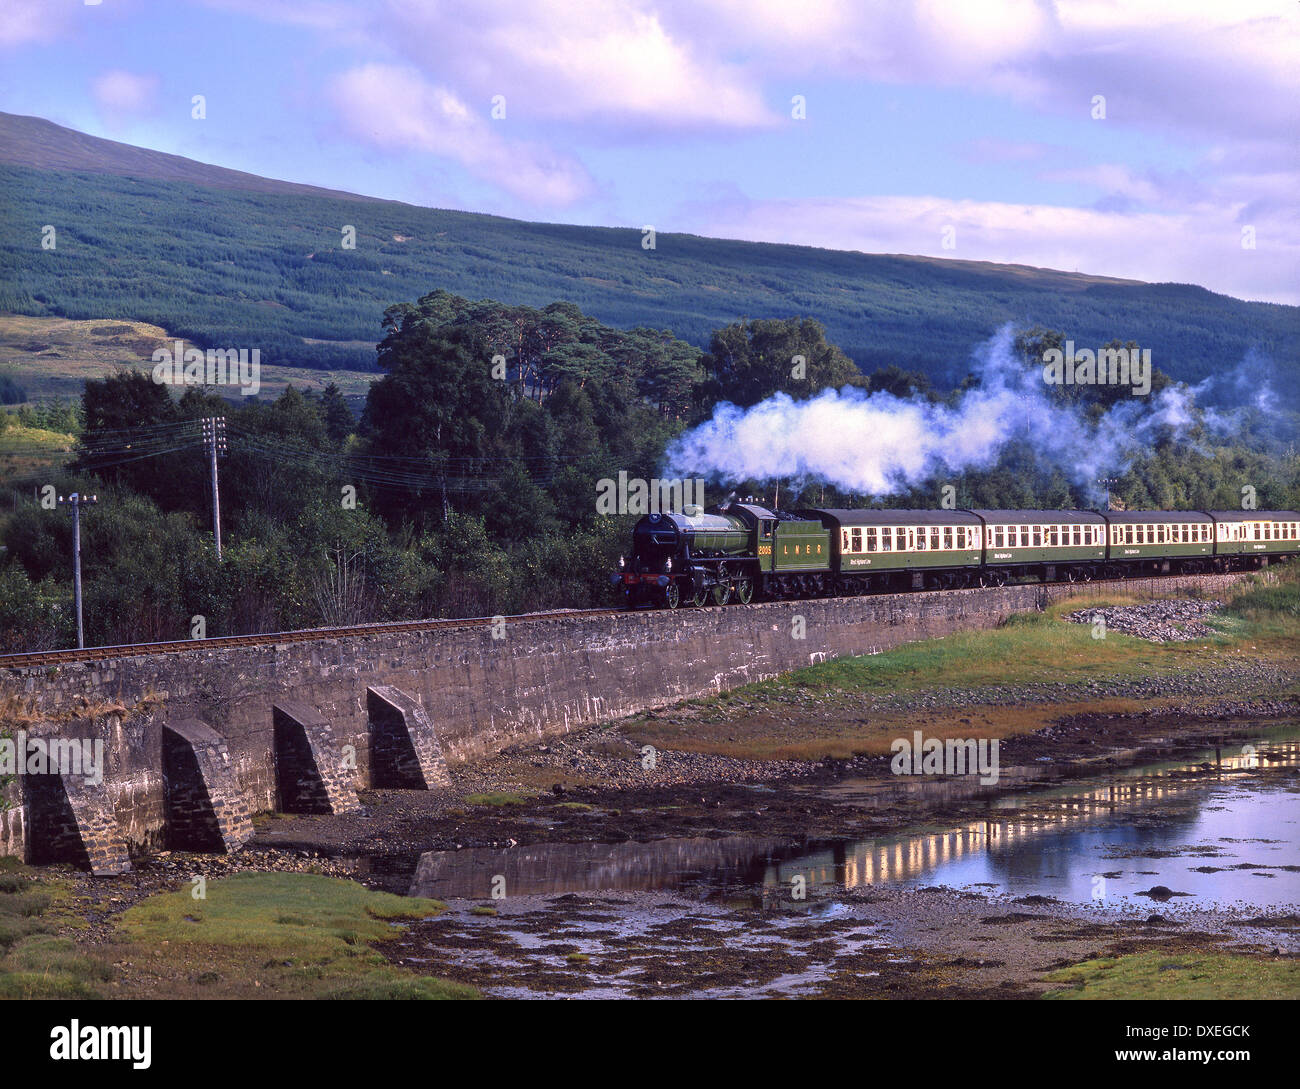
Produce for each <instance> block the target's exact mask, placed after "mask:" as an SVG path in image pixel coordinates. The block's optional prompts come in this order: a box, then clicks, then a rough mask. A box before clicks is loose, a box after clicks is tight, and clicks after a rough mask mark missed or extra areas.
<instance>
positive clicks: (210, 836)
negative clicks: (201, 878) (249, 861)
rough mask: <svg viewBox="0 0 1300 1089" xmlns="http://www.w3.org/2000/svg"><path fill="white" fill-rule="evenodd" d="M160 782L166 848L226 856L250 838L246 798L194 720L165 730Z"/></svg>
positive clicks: (211, 734)
mask: <svg viewBox="0 0 1300 1089" xmlns="http://www.w3.org/2000/svg"><path fill="white" fill-rule="evenodd" d="M163 779H164V783H165V789H166V792H167V826H168V827H167V844H168V846H169V847H171V848H173V849H179V850H191V851H217V852H225V853H227V854H230V853H233V852H235V851H238V850H239V849H240V848H241V847H242V846H243V845H244V844H245V843H247V842H248V841H249V840H250V839H252V837H253V820H252V813H251V812H250V811H249V806H248V799H247V798H246V797H245V796H244V793H243V791H242V790H240V788H239V783H238V782H237V781H236V779H235V776H234V772H233V765H232V763H231V760H230V753H229V752H228V751H227V749H226V743H225V742H224V741H222V740H221V737H220V736H219V735H218V734H217V733H216V731H215V730H213V729H212V728H211V727H209V726H207V725H205V724H204V723H202V722H199V721H198V720H197V719H192V718H182V719H175V720H173V721H171V722H169V723H167V725H166V726H164V727H163Z"/></svg>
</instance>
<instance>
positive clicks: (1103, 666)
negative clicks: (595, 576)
mask: <svg viewBox="0 0 1300 1089" xmlns="http://www.w3.org/2000/svg"><path fill="white" fill-rule="evenodd" d="M1146 600H1147V599H1144V598H1138V597H1136V596H1131V595H1123V594H1112V595H1109V596H1107V597H1105V598H1092V597H1089V598H1072V599H1067V600H1065V601H1061V602H1057V603H1055V604H1053V605H1052V606H1050V607H1049V608H1048V609H1046V610H1045V611H1044V612H1041V613H1020V614H1015V615H1013V616H1011V617H1009V618H1008V619H1007V620H1006V621H1005V622H1004V623H1003V624H1001V625H1000V626H999V627H997V628H994V629H990V630H984V631H973V632H959V633H956V634H953V635H948V636H944V637H942V638H938V639H927V640H924V641H922V642H916V643H908V644H905V645H903V646H899V647H894V648H892V649H890V650H887V651H885V652H883V653H881V654H875V655H866V656H859V657H849V658H838V659H834V660H831V661H827V662H821V663H819V664H817V665H813V666H809V667H807V668H805V669H800V670H795V671H793V672H791V673H787V674H783V675H782V676H780V677H776V678H773V679H771V680H767V681H763V682H759V683H757V684H751V685H746V686H744V687H742V688H737V689H733V690H732V691H730V692H726V693H723V694H721V695H718V696H712V697H708V698H706V699H701V700H694V701H691V702H689V703H687V704H684V705H682V706H679V707H676V708H672V709H670V710H668V711H666V712H659V713H652V714H648V715H645V716H641V717H640V718H637V719H634V720H632V721H631V722H630V723H628V724H626V726H625V728H624V733H625V734H626V735H627V736H628V737H629V738H631V739H632V740H634V741H635V742H636V743H637V744H651V745H655V746H657V747H661V748H665V749H678V750H685V751H690V752H700V753H709V754H714V755H724V756H735V757H740V758H747V759H757V760H820V759H824V758H827V757H835V758H843V757H850V756H854V755H858V754H877V755H878V754H881V753H886V752H888V751H889V745H890V742H891V741H892V739H893V738H895V737H898V736H900V733H899V731H900V730H902V731H904V732H907V731H910V730H912V729H922V730H923V731H924V732H925V734H926V736H928V737H938V738H946V737H968V736H970V735H971V733H972V731H977V732H978V733H979V734H980V736H987V737H989V738H1005V737H1010V736H1013V735H1016V734H1022V733H1032V732H1034V731H1036V730H1039V729H1042V728H1043V727H1044V726H1046V725H1047V724H1048V723H1049V722H1051V721H1052V720H1054V719H1057V718H1060V717H1061V716H1063V715H1067V714H1075V713H1083V712H1092V713H1100V714H1128V713H1132V712H1135V711H1141V710H1159V709H1160V701H1158V700H1157V701H1150V700H1149V701H1145V702H1139V701H1137V700H1134V699H1126V698H1121V697H1113V698H1106V699H1100V698H1098V697H1097V696H1096V695H1094V694H1092V693H1090V691H1089V690H1088V689H1087V688H1086V684H1087V682H1090V681H1102V682H1107V681H1109V682H1114V681H1120V682H1122V681H1125V680H1139V679H1146V678H1151V677H1160V676H1173V675H1187V674H1205V673H1210V672H1213V671H1214V670H1215V669H1218V668H1221V667H1222V666H1223V665H1224V664H1225V663H1228V662H1231V661H1232V660H1233V659H1234V658H1241V657H1249V658H1252V659H1268V660H1271V661H1272V662H1273V663H1274V664H1277V665H1290V666H1294V667H1296V670H1295V672H1296V675H1297V677H1298V678H1300V565H1297V564H1294V563H1292V564H1287V565H1285V566H1283V567H1279V568H1277V569H1274V570H1270V571H1268V572H1261V573H1260V574H1258V575H1256V576H1254V577H1252V578H1251V579H1249V580H1246V581H1245V582H1243V583H1242V584H1241V585H1240V587H1239V588H1238V589H1236V590H1235V591H1234V592H1233V593H1232V596H1231V598H1230V601H1229V603H1228V606H1227V608H1226V609H1225V610H1224V612H1223V613H1222V614H1220V616H1219V617H1218V619H1217V630H1216V631H1215V633H1214V634H1213V635H1211V636H1210V637H1208V638H1205V639H1202V640H1196V641H1192V642H1188V643H1169V644H1159V643H1151V642H1148V641H1146V640H1142V639H1136V638H1133V637H1130V636H1126V635H1122V634H1120V633H1118V632H1115V631H1113V630H1112V631H1110V632H1108V633H1107V635H1106V637H1105V638H1104V639H1094V638H1093V636H1092V628H1091V625H1088V624H1076V623H1066V622H1064V621H1062V619H1061V618H1062V616H1063V615H1064V614H1066V613H1071V612H1077V611H1080V610H1085V609H1087V610H1091V609H1097V608H1104V607H1109V606H1120V605H1133V604H1141V603H1143V602H1144V601H1146ZM1035 683H1037V684H1041V683H1057V684H1065V685H1074V686H1078V687H1077V693H1078V695H1077V699H1072V698H1070V697H1069V696H1066V697H1065V698H1064V699H1063V700H1062V702H1058V703H1055V704H1047V705H1037V704H1032V703H1019V704H1017V705H1014V706H1006V705H1002V704H995V703H992V702H983V703H982V702H981V692H982V691H988V692H990V693H991V692H992V691H993V690H995V689H998V688H1004V687H1006V686H1014V685H1027V684H1035ZM935 688H955V689H961V690H966V691H968V692H969V694H970V698H969V700H968V702H967V704H966V706H964V707H962V708H961V709H958V710H947V711H945V710H936V711H933V712H928V711H926V712H915V711H913V712H903V711H894V710H891V709H888V708H870V707H869V701H870V700H871V699H872V697H876V696H887V695H889V694H892V693H920V692H925V691H927V690H933V689H935ZM1296 691H1300V682H1298V684H1297V687H1296ZM1268 694H1270V695H1277V693H1276V692H1270V693H1268ZM1166 702H1168V701H1166Z"/></svg>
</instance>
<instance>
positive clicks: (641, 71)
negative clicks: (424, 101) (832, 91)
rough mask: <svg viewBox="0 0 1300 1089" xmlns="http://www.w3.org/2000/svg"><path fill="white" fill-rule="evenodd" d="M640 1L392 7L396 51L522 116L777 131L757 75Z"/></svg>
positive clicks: (393, 0) (410, 1) (471, 0)
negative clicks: (499, 99)
mask: <svg viewBox="0 0 1300 1089" xmlns="http://www.w3.org/2000/svg"><path fill="white" fill-rule="evenodd" d="M666 11H667V9H665V8H663V7H662V6H661V5H654V4H651V3H646V2H640V0H588V2H586V3H582V4H574V3H565V2H563V0H540V2H536V3H518V2H511V0H442V2H439V3H435V4H432V5H430V4H425V3H418V2H414V0H389V2H388V4H387V10H386V12H385V14H384V17H383V21H384V23H385V24H386V25H387V26H388V27H390V28H395V33H393V34H392V37H391V41H393V42H394V43H395V44H396V46H397V48H399V49H400V50H401V51H402V52H403V54H404V55H405V56H406V57H407V59H408V60H410V61H411V62H412V63H414V64H417V65H419V66H420V67H422V68H424V69H426V70H427V71H429V72H430V73H434V72H436V73H437V74H438V77H439V78H450V79H454V80H455V81H456V83H457V86H458V87H463V88H464V89H465V91H466V93H473V94H475V95H477V96H479V97H480V98H484V99H487V98H490V97H491V96H492V95H494V94H504V95H506V96H507V100H508V101H510V102H511V103H512V105H513V107H514V108H515V109H517V110H519V112H520V116H526V117H529V118H542V119H548V120H561V121H592V120H596V121H600V120H605V121H612V122H618V123H620V124H624V125H626V124H633V125H648V126H653V127H663V128H671V129H677V128H697V127H710V128H736V127H740V128H748V127H754V126H761V125H764V124H770V123H772V122H773V120H774V117H773V115H772V114H771V113H770V111H769V110H768V109H767V107H766V106H765V105H764V103H763V99H762V95H761V93H760V89H759V80H758V78H757V77H758V73H756V72H753V71H749V70H746V68H745V67H744V66H742V65H739V64H733V63H730V62H729V61H727V60H726V59H725V55H724V53H725V51H723V50H719V49H718V48H717V43H713V42H710V41H707V40H698V39H696V40H691V39H690V38H689V37H688V36H686V35H684V34H681V33H677V32H675V31H674V30H673V29H672V27H671V26H670V25H669V23H668V21H667V20H666V19H665V15H664V13H665V12H666Z"/></svg>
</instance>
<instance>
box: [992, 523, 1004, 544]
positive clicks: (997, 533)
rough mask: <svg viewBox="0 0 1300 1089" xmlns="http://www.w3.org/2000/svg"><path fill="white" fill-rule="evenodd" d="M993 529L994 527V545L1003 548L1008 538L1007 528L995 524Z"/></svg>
mask: <svg viewBox="0 0 1300 1089" xmlns="http://www.w3.org/2000/svg"><path fill="white" fill-rule="evenodd" d="M992 529H993V547H994V548H1001V547H1002V544H1003V542H1004V541H1005V540H1006V537H1007V535H1006V530H1004V529H1003V528H1002V527H1001V526H993V527H992Z"/></svg>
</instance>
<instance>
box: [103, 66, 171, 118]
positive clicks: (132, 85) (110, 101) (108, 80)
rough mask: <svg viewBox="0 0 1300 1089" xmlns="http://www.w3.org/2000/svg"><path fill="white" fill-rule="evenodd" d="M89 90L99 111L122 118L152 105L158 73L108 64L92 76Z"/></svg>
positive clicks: (156, 91) (145, 109)
mask: <svg viewBox="0 0 1300 1089" xmlns="http://www.w3.org/2000/svg"><path fill="white" fill-rule="evenodd" d="M90 90H91V93H92V94H93V95H94V96H95V101H96V102H97V103H98V104H99V108H100V110H101V112H102V113H104V114H105V115H106V116H107V117H109V118H110V119H114V118H121V117H123V116H125V115H130V114H140V113H146V112H148V111H150V110H152V109H153V106H154V100H155V96H156V95H157V93H158V77H157V76H154V75H140V74H138V73H135V72H128V71H126V70H124V69H122V68H111V69H109V70H108V71H106V72H101V73H100V74H99V75H98V76H96V77H95V81H94V82H93V83H92V84H91V88H90Z"/></svg>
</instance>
